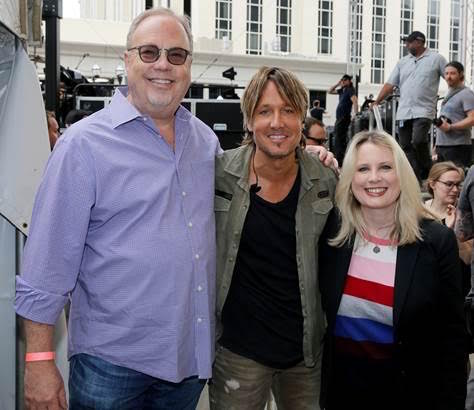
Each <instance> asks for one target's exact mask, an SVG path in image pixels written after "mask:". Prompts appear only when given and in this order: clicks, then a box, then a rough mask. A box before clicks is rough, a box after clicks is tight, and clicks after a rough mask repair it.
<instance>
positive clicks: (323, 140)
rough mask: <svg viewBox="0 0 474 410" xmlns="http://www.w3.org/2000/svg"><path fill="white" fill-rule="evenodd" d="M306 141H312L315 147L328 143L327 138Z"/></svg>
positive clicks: (309, 138)
mask: <svg viewBox="0 0 474 410" xmlns="http://www.w3.org/2000/svg"><path fill="white" fill-rule="evenodd" d="M306 139H308V140H311V141H314V142H315V143H316V145H325V144H326V142H328V140H327V138H322V139H319V138H312V137H306Z"/></svg>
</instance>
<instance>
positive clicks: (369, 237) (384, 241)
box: [364, 234, 397, 246]
mask: <svg viewBox="0 0 474 410" xmlns="http://www.w3.org/2000/svg"><path fill="white" fill-rule="evenodd" d="M364 238H365V239H366V240H367V241H369V242H372V243H374V244H376V245H383V246H396V245H397V242H396V241H395V242H394V241H392V240H391V239H382V238H377V237H376V236H372V235H369V234H366V235H364Z"/></svg>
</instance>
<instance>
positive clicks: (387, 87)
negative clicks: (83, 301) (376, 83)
mask: <svg viewBox="0 0 474 410" xmlns="http://www.w3.org/2000/svg"><path fill="white" fill-rule="evenodd" d="M402 40H404V41H405V46H406V48H407V50H408V52H409V53H408V54H407V55H406V56H405V57H403V58H402V59H401V60H400V61H398V63H397V65H396V66H395V68H394V70H393V71H392V74H391V75H390V77H389V79H388V80H387V82H386V83H385V84H384V85H383V87H382V89H381V90H380V92H379V95H378V96H377V98H376V99H375V102H374V103H373V105H377V104H379V103H380V102H382V101H383V100H384V98H385V97H386V96H387V95H389V94H390V93H392V91H393V89H394V87H398V88H399V89H400V101H399V105H398V110H397V120H398V128H399V142H400V145H401V147H402V148H403V150H404V151H405V153H406V155H407V157H408V159H409V161H410V164H411V165H412V167H413V170H414V171H415V174H416V176H417V178H418V179H419V180H421V179H425V178H426V177H427V176H428V172H429V170H430V168H431V155H430V147H429V130H430V127H431V120H432V119H434V118H435V116H436V101H437V94H438V87H439V79H440V78H441V77H443V74H444V67H445V65H446V60H445V58H444V57H443V56H442V55H440V54H438V53H437V52H435V51H432V50H429V49H428V48H426V47H425V42H426V37H425V35H424V34H423V33H422V32H420V31H414V32H412V33H411V34H410V35H409V36H408V37H404V38H402Z"/></svg>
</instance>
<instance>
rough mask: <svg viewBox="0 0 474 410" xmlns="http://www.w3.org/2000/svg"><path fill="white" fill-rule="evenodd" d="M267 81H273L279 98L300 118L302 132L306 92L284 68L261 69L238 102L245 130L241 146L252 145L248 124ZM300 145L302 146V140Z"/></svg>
mask: <svg viewBox="0 0 474 410" xmlns="http://www.w3.org/2000/svg"><path fill="white" fill-rule="evenodd" d="M268 81H273V83H274V84H275V86H276V88H277V90H278V93H279V94H280V96H281V98H282V99H283V100H285V101H287V102H288V104H289V105H290V106H291V108H293V109H294V110H295V111H296V113H297V114H298V115H299V116H300V117H301V130H303V122H304V119H305V117H306V111H308V90H307V89H306V87H305V86H304V85H303V83H302V82H301V81H300V80H299V79H298V78H297V77H296V76H295V75H294V74H293V73H291V72H290V71H288V70H285V69H284V68H280V67H261V68H260V69H259V70H258V71H257V72H256V73H255V75H254V76H253V77H252V79H251V80H250V82H249V84H248V85H247V87H246V89H245V91H244V95H243V96H242V100H241V102H240V108H241V110H242V114H243V117H244V121H243V122H244V130H245V137H244V140H243V141H242V145H248V144H253V133H252V131H250V130H249V128H248V124H249V123H250V122H251V121H252V119H253V116H254V113H255V108H256V107H257V104H258V101H259V100H260V97H261V96H262V92H263V89H264V88H265V86H266V85H267V82H268ZM300 144H304V139H303V138H301V143H300Z"/></svg>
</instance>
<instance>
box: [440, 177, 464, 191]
mask: <svg viewBox="0 0 474 410" xmlns="http://www.w3.org/2000/svg"><path fill="white" fill-rule="evenodd" d="M436 181H437V182H441V183H442V184H443V185H444V186H445V187H446V188H448V189H449V190H451V189H453V188H454V187H456V188H457V189H461V188H462V182H453V181H441V180H440V179H437V180H436Z"/></svg>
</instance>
